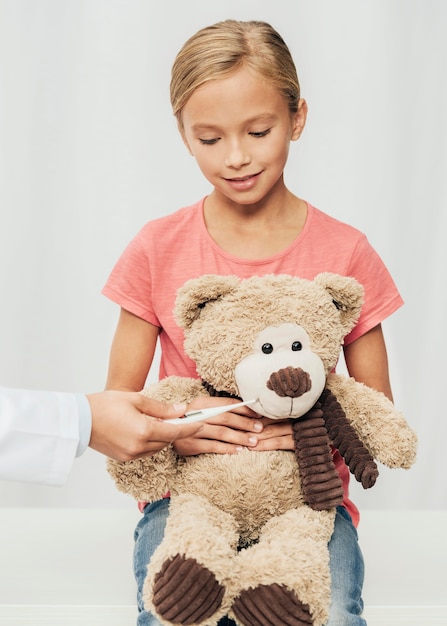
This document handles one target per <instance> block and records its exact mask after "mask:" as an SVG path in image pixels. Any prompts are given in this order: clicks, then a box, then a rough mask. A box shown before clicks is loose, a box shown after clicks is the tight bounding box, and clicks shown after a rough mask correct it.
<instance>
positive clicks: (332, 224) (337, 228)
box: [308, 203, 365, 238]
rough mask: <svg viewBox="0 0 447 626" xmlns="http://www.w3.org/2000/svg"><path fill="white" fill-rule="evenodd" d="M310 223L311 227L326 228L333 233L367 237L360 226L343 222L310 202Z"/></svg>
mask: <svg viewBox="0 0 447 626" xmlns="http://www.w3.org/2000/svg"><path fill="white" fill-rule="evenodd" d="M308 224H309V226H310V227H311V228H318V229H325V230H328V231H331V233H332V234H333V235H337V234H340V235H341V236H346V235H350V236H351V237H354V238H363V237H365V235H364V233H362V232H361V231H360V230H359V229H358V228H356V227H355V226H352V225H351V224H348V223H347V222H343V221H341V220H339V219H337V218H336V217H333V216H332V215H329V214H328V213H325V212H324V211H321V210H320V209H317V208H316V207H314V206H313V205H311V204H310V203H308Z"/></svg>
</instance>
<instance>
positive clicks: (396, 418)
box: [327, 374, 417, 469]
mask: <svg viewBox="0 0 447 626" xmlns="http://www.w3.org/2000/svg"><path fill="white" fill-rule="evenodd" d="M327 387H328V388H329V389H330V390H331V391H332V392H333V393H334V395H335V396H336V398H337V400H338V402H339V403H340V404H341V406H342V408H343V409H344V411H345V413H346V417H347V419H348V420H349V422H350V423H351V424H352V426H353V427H354V429H355V430H356V432H357V433H358V435H359V437H360V439H361V440H362V441H363V443H364V444H365V445H366V447H367V448H368V450H369V451H370V453H371V455H372V457H373V458H374V459H376V460H377V461H379V462H380V463H383V464H384V465H386V466H387V467H390V468H403V469H408V468H410V467H411V466H412V465H413V463H414V461H415V459H416V450H417V436H416V433H415V431H414V430H413V429H412V428H411V427H410V426H409V424H408V423H407V421H406V420H405V417H404V416H403V415H402V413H400V412H399V411H397V410H396V408H395V406H394V404H393V403H392V402H391V401H390V400H389V399H388V398H387V397H386V396H385V395H384V394H383V393H381V392H379V391H376V390H375V389H372V388H370V387H367V386H366V385H364V384H362V383H359V382H357V381H356V380H354V379H353V378H347V377H345V376H341V375H338V374H330V375H329V376H328V380H327Z"/></svg>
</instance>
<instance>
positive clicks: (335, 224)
mask: <svg viewBox="0 0 447 626" xmlns="http://www.w3.org/2000/svg"><path fill="white" fill-rule="evenodd" d="M203 205H204V199H202V200H200V201H199V202H197V203H196V204H194V205H192V206H190V207H185V208H183V209H180V210H179V211H176V212H175V213H172V214H171V215H168V216H166V217H162V218H160V219H157V220H153V221H151V222H149V223H147V224H146V225H145V226H144V227H143V228H142V229H141V230H140V232H139V233H138V234H137V235H136V237H135V238H134V239H133V240H132V241H131V242H130V244H129V245H128V246H127V248H126V249H125V251H124V253H123V254H122V256H121V257H120V259H119V260H118V262H117V264H116V265H115V267H114V269H113V271H112V273H111V275H110V277H109V279H108V281H107V283H106V285H105V287H104V289H103V294H104V295H105V296H107V297H108V298H110V299H111V300H112V301H113V302H116V303H117V304H118V305H119V306H120V307H122V308H124V309H126V310H127V311H130V312H131V313H133V314H134V315H137V316H138V317H140V318H142V319H144V320H146V321H147V322H150V323H151V324H154V325H155V326H158V327H159V328H160V343H161V349H162V350H161V362H160V378H164V377H166V376H171V375H177V376H188V377H189V376H192V377H196V376H197V373H196V369H195V365H194V363H193V361H191V359H189V357H188V356H187V355H186V354H185V353H184V351H183V331H182V330H181V329H180V328H179V327H178V326H177V324H176V323H175V320H174V317H173V313H172V312H173V307H174V302H175V298H176V292H177V290H178V288H179V287H181V286H182V285H183V284H184V283H185V282H186V281H187V280H188V279H190V278H195V277H198V276H202V275H203V274H221V275H229V274H234V275H237V276H239V277H241V278H248V277H249V276H253V275H258V276H262V275H264V274H290V275H293V276H299V277H301V278H307V279H313V278H314V277H315V276H316V274H319V273H320V272H333V273H336V274H340V275H342V276H352V277H354V278H356V279H357V280H358V281H359V282H360V283H361V284H362V285H363V287H364V289H365V302H364V305H363V308H362V312H361V315H360V319H359V321H358V323H357V325H356V327H355V328H354V329H353V331H352V332H351V333H350V334H349V335H348V336H347V337H346V339H345V344H348V343H350V342H352V341H354V340H355V339H357V338H358V337H360V336H361V335H363V334H364V333H366V332H367V331H368V330H371V329H372V328H373V327H374V326H376V325H377V324H380V323H381V322H382V321H383V320H384V319H385V318H386V317H388V316H389V315H390V314H391V313H393V312H394V311H396V310H397V309H398V308H399V307H400V306H401V305H402V298H401V297H400V295H399V292H398V290H397V288H396V286H395V284H394V282H393V280H392V278H391V276H390V274H389V272H388V270H387V268H386V267H385V265H384V263H383V261H382V260H381V259H380V257H379V256H378V254H377V253H376V252H375V250H374V249H373V248H372V247H371V245H370V244H369V242H368V240H367V238H366V237H365V235H364V234H362V233H361V232H360V231H358V230H357V229H355V228H353V227H352V226H349V225H347V224H344V223H343V222H340V221H338V220H336V219H334V218H332V217H330V216H329V215H326V214H325V213H322V212H321V211H319V210H318V209H316V208H315V207H313V206H311V205H310V204H308V213H307V219H306V222H305V225H304V228H303V230H302V231H301V233H300V234H299V235H298V237H297V238H296V239H295V240H294V241H293V242H292V243H291V244H290V246H288V247H287V248H286V249H285V250H283V251H282V252H279V253H278V254H275V255H273V256H270V257H266V258H264V259H260V260H246V259H240V258H237V257H234V256H232V255H231V254H228V253H226V252H225V251H224V250H222V249H221V248H220V247H219V246H218V245H217V244H216V243H215V242H214V240H213V239H212V238H211V237H210V235H209V233H208V231H207V229H206V225H205V220H204V216H203ZM334 460H335V461H336V464H337V467H338V469H339V472H340V474H341V476H342V478H343V481H344V485H345V500H344V505H345V506H346V508H347V509H348V510H349V512H350V513H351V516H352V517H353V521H354V523H355V524H357V523H358V511H357V509H356V507H355V506H354V505H353V504H352V502H350V501H349V499H348V486H349V471H348V470H347V468H346V466H345V464H344V462H343V460H342V459H341V457H340V455H339V454H338V453H336V454H335V456H334Z"/></svg>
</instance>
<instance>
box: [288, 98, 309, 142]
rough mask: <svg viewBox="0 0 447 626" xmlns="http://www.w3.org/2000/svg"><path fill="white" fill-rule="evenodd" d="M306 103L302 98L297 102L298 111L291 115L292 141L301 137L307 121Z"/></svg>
mask: <svg viewBox="0 0 447 626" xmlns="http://www.w3.org/2000/svg"><path fill="white" fill-rule="evenodd" d="M307 110H308V109H307V102H306V101H305V100H304V98H300V101H299V102H298V111H297V112H296V113H294V114H293V126H292V141H296V140H297V139H299V138H300V137H301V133H302V132H303V130H304V127H305V125H306V119H307Z"/></svg>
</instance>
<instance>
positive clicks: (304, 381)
mask: <svg viewBox="0 0 447 626" xmlns="http://www.w3.org/2000/svg"><path fill="white" fill-rule="evenodd" d="M267 388H268V389H270V390H271V391H274V392H275V393H276V395H278V396H280V397H281V398H299V397H300V396H302V395H303V394H305V393H307V392H308V391H310V390H311V388H312V381H311V378H310V376H309V373H308V372H305V371H304V370H303V369H302V368H301V367H285V368H283V369H280V370H279V371H277V372H273V373H272V374H271V375H270V378H269V379H268V381H267Z"/></svg>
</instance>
